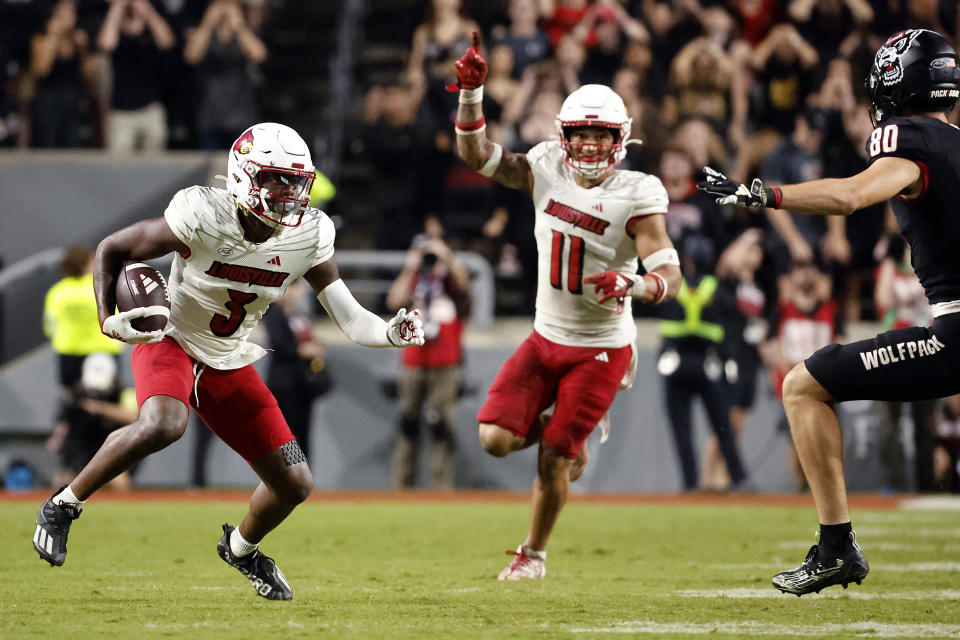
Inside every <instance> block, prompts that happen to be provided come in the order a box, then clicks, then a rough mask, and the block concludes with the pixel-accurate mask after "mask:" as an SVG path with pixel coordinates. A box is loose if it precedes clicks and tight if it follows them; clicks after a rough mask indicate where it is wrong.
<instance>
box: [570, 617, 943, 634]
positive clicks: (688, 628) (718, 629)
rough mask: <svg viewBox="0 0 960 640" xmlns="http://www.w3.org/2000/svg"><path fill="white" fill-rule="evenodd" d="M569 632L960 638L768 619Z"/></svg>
mask: <svg viewBox="0 0 960 640" xmlns="http://www.w3.org/2000/svg"><path fill="white" fill-rule="evenodd" d="M570 631H571V632H572V633H594V634H596V633H648V634H657V635H663V634H688V635H707V634H717V633H725V634H729V635H738V636H778V637H781V638H782V637H784V636H833V637H843V638H849V637H868V638H944V637H946V638H960V625H956V624H940V623H933V624H889V623H885V622H856V623H852V624H832V623H831V624H817V625H799V624H798V625H792V624H776V623H771V622H756V621H749V622H701V623H691V622H656V621H653V620H635V621H632V622H618V623H615V624H612V625H610V626H607V627H592V628H585V627H578V628H573V629H570Z"/></svg>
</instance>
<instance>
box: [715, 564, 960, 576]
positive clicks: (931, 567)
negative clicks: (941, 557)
mask: <svg viewBox="0 0 960 640" xmlns="http://www.w3.org/2000/svg"><path fill="white" fill-rule="evenodd" d="M787 564H789V562H788V563H787ZM794 564H796V563H794ZM704 566H705V567H706V568H708V569H719V570H721V571H722V570H725V569H730V570H740V569H774V570H782V569H783V565H782V563H781V564H776V563H771V562H766V563H765V562H744V563H742V564H708V565H704ZM874 567H875V568H876V569H877V570H882V571H894V572H898V573H906V572H908V571H918V572H924V571H930V572H935V571H960V562H911V563H908V564H876V565H874Z"/></svg>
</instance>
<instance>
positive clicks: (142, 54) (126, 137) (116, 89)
mask: <svg viewBox="0 0 960 640" xmlns="http://www.w3.org/2000/svg"><path fill="white" fill-rule="evenodd" d="M174 44H176V41H175V39H174V35H173V31H172V30H171V29H170V25H168V24H167V22H166V21H165V20H164V19H163V17H161V16H160V14H159V13H157V10H156V9H154V8H153V5H151V4H150V2H149V0H112V2H111V4H110V9H109V11H107V17H106V19H105V20H104V22H103V26H102V27H101V28H100V35H99V36H98V37H97V45H98V46H99V47H100V49H101V50H102V51H105V52H106V53H108V54H110V57H111V62H112V68H113V82H112V85H113V99H112V101H111V105H112V110H111V112H110V115H109V125H108V127H107V148H108V149H109V150H110V151H112V152H115V153H116V152H130V151H160V150H162V149H164V148H166V146H167V116H166V111H165V109H164V106H163V102H162V100H161V92H162V89H163V83H162V76H163V73H164V68H163V65H162V57H161V55H160V52H163V51H169V50H170V49H172V48H173V46H174Z"/></svg>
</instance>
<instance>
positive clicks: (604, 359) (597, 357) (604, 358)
mask: <svg viewBox="0 0 960 640" xmlns="http://www.w3.org/2000/svg"><path fill="white" fill-rule="evenodd" d="M593 359H594V360H599V361H600V362H610V356H608V355H607V352H606V351H601V352H600V353H598V354H597V355H595V356H593Z"/></svg>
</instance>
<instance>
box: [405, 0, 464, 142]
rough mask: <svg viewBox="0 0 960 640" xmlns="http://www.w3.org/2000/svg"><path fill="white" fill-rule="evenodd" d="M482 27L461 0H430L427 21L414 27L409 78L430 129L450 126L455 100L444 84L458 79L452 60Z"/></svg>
mask: <svg viewBox="0 0 960 640" xmlns="http://www.w3.org/2000/svg"><path fill="white" fill-rule="evenodd" d="M479 30H480V26H479V25H478V24H477V23H476V22H475V21H474V20H472V19H470V18H469V17H467V15H466V10H465V9H464V7H463V3H462V2H461V0H430V4H429V5H428V7H427V15H426V17H425V19H424V21H423V22H422V23H420V25H419V26H417V28H416V29H415V30H414V32H413V41H412V44H411V47H410V58H409V59H408V61H407V79H408V81H409V82H410V83H411V85H412V86H413V89H414V90H415V91H416V92H417V94H418V95H419V96H420V97H421V100H422V102H421V110H422V113H421V115H420V118H421V120H422V123H423V124H422V126H423V127H425V128H426V129H427V130H429V131H433V130H436V129H446V128H448V126H449V122H448V120H449V119H450V118H452V114H453V111H454V110H455V109H456V100H455V99H451V98H450V95H451V94H450V93H449V92H447V91H446V90H445V87H446V85H448V84H451V83H456V82H457V77H456V73H455V71H454V64H453V63H454V61H456V59H457V58H459V57H460V55H461V54H462V53H463V51H464V49H466V48H467V47H469V46H470V45H471V44H472V42H473V40H472V34H473V32H474V31H479Z"/></svg>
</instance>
